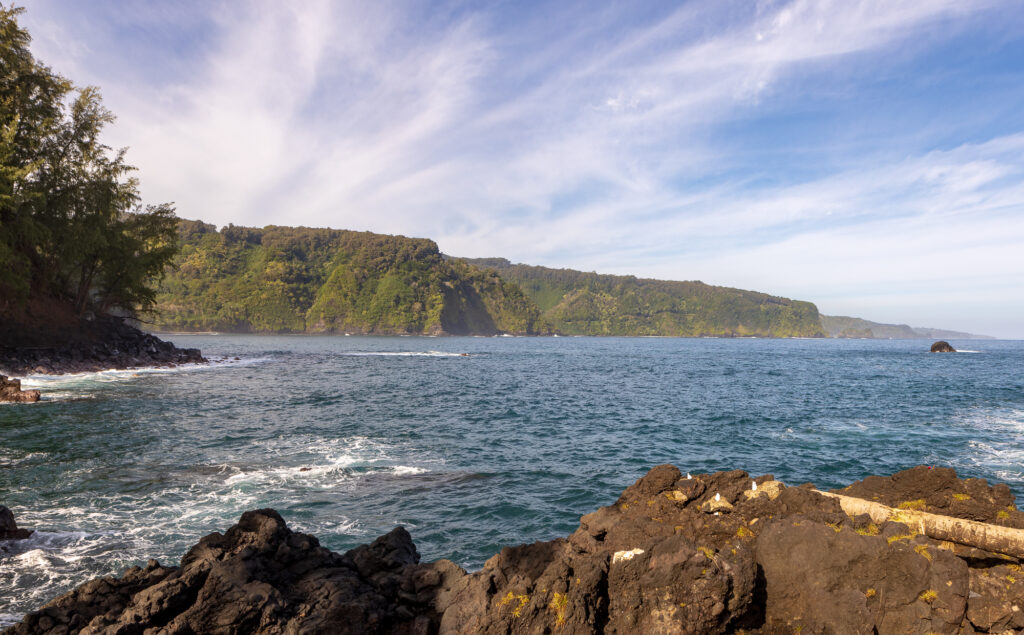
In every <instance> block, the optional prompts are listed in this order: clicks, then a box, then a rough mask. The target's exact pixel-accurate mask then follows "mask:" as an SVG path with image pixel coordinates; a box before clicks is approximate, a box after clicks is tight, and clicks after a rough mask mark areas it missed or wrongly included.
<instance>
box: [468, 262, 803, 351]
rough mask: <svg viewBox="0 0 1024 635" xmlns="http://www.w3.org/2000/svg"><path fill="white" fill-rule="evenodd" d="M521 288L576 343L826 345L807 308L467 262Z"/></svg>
mask: <svg viewBox="0 0 1024 635" xmlns="http://www.w3.org/2000/svg"><path fill="white" fill-rule="evenodd" d="M467 262H468V263H470V264H474V265H478V266H488V267H492V268H494V269H496V270H497V272H498V273H499V274H500V275H501V276H502V277H503V278H504V279H505V280H506V281H508V282H510V283H514V284H517V285H519V286H520V287H521V288H522V289H523V290H524V291H525V292H526V294H527V295H528V296H530V297H531V298H533V300H534V301H535V302H536V303H537V305H538V307H539V308H540V309H541V311H542V312H543V313H542V317H543V318H544V319H545V320H546V321H547V323H548V324H549V325H550V327H551V328H552V329H554V330H555V331H557V332H559V333H565V334H570V335H666V336H688V337H699V336H730V337H731V336H758V337H821V336H823V332H822V328H821V324H820V322H819V317H818V309H817V307H815V306H814V305H813V304H811V303H809V302H799V301H795V300H788V299H786V298H779V297H775V296H771V295H767V294H764V293H757V292H755V291H743V290H740V289H730V288H727V287H715V286H711V285H707V284H704V283H702V282H675V281H666V280H651V279H644V278H636V277H633V276H610V275H599V274H596V273H585V272H582V271H573V270H571V269H549V268H546V267H533V266H529V265H513V264H512V263H510V262H509V261H507V260H504V259H502V258H486V259H479V260H468V261H467Z"/></svg>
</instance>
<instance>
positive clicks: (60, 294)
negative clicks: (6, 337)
mask: <svg viewBox="0 0 1024 635" xmlns="http://www.w3.org/2000/svg"><path fill="white" fill-rule="evenodd" d="M22 11H23V9H21V8H17V7H5V6H3V5H0V314H4V313H7V312H10V311H13V310H16V309H18V308H19V307H21V306H23V305H24V304H25V303H27V302H29V301H32V300H57V301H59V302H61V303H64V304H67V305H69V306H71V307H72V308H73V309H74V311H75V313H77V314H78V315H83V314H85V313H87V312H94V313H98V314H104V313H112V312H121V313H123V314H129V315H134V314H136V312H137V311H139V310H143V311H146V310H150V309H151V308H152V307H153V305H154V301H155V290H154V287H153V285H154V284H155V283H156V282H158V281H159V278H160V277H161V276H162V275H163V272H164V268H165V265H166V264H167V263H168V262H170V260H171V259H172V258H173V256H174V254H175V253H176V250H177V219H176V218H175V215H174V209H173V208H172V207H171V206H170V205H168V204H163V205H156V206H148V207H146V208H142V207H141V206H140V205H139V193H138V181H137V180H136V179H135V178H134V177H132V176H130V175H131V173H132V172H133V171H134V168H133V167H131V166H130V165H128V164H127V163H126V162H125V157H124V150H118V151H114V150H112V149H111V148H110V147H108V146H106V145H104V144H103V143H102V142H101V141H100V134H101V132H102V131H103V128H104V127H105V126H106V125H108V124H110V123H111V122H113V121H114V116H113V115H112V114H111V112H110V111H109V110H107V109H106V108H104V106H103V103H102V100H101V98H100V94H99V91H98V90H97V89H96V88H94V87H87V88H83V89H75V87H74V86H73V85H72V83H71V82H69V81H68V80H67V79H65V78H63V77H61V76H59V75H57V74H56V73H54V72H53V71H52V70H51V69H50V68H49V67H47V66H45V65H43V64H41V63H40V62H39V61H38V60H36V59H35V58H34V57H33V56H32V54H31V52H30V51H29V48H28V45H29V42H30V41H31V38H30V36H29V34H28V32H27V31H25V30H24V29H23V28H21V27H20V26H19V25H18V21H17V18H18V15H19V14H20V13H22Z"/></svg>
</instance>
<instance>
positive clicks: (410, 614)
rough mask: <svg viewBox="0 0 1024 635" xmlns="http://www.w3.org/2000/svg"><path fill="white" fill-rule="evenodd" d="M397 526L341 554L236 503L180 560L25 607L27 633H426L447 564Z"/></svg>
mask: <svg viewBox="0 0 1024 635" xmlns="http://www.w3.org/2000/svg"><path fill="white" fill-rule="evenodd" d="M418 560H419V556H418V554H417V553H416V548H415V546H413V544H412V540H411V538H410V537H409V534H408V532H406V531H405V530H404V529H402V528H401V527H399V528H396V529H395V530H393V531H392V532H391V533H389V534H387V535H385V536H382V537H380V538H378V539H377V540H376V541H375V542H374V543H373V544H371V545H363V546H361V547H358V548H356V549H353V550H352V551H349V552H348V553H346V554H344V555H341V554H337V553H333V552H331V551H328V550H327V549H324V548H323V547H321V546H320V545H319V543H318V542H317V540H316V538H314V537H312V536H308V535H306V534H301V533H296V532H292V531H291V530H289V529H288V528H287V527H286V526H285V523H284V521H283V520H282V519H281V517H280V516H279V515H278V514H277V512H275V511H273V510H270V509H264V510H258V511H252V512H246V513H245V514H243V515H242V518H241V520H240V521H239V523H238V524H237V525H235V526H234V527H232V528H231V529H229V530H228V531H227V532H226V533H225V534H224V535H221V534H216V533H215V534H211V535H209V536H206V537H205V538H203V539H202V540H200V541H199V544H197V545H196V546H195V547H193V548H192V549H191V550H189V552H188V553H187V554H185V557H184V558H183V559H182V563H181V567H161V566H160V565H159V564H158V563H156V562H155V561H151V562H150V563H149V565H148V566H147V567H146V568H145V569H139V568H133V569H129V570H128V571H127V572H125V574H124V575H123V576H122V577H121V578H101V579H98V580H93V581H91V582H88V583H86V584H84V585H82V586H80V587H78V588H77V589H75V590H73V591H71V592H70V593H67V594H65V595H63V596H61V597H59V598H57V599H56V600H54V601H52V602H50V603H49V604H47V605H46V606H44V607H43V608H42V609H40V610H39V611H36V612H34V613H30V614H29V615H27V616H25V619H24V620H22V621H21V622H20V623H19V624H17V625H15V626H13V627H12V628H11V629H9V630H8V633H9V634H26V635H27V634H29V633H69V632H70V633H77V632H80V633H142V632H143V631H144V630H145V629H149V628H158V629H160V631H159V632H161V633H182V634H184V633H238V634H241V633H285V632H290V633H291V632H294V633H427V632H430V631H431V629H432V627H434V626H436V624H437V621H438V617H437V615H436V614H435V613H434V612H433V600H434V597H435V594H436V590H437V589H438V588H439V587H440V586H441V585H442V584H444V583H446V582H447V581H448V578H449V577H450V576H455V577H458V576H460V575H463V572H462V570H461V569H458V567H455V566H454V565H450V563H449V566H447V567H446V566H445V565H443V564H440V563H438V564H434V565H419V564H417V562H418Z"/></svg>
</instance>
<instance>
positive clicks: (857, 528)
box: [8, 465, 1024, 634]
mask: <svg viewBox="0 0 1024 635" xmlns="http://www.w3.org/2000/svg"><path fill="white" fill-rule="evenodd" d="M841 493H842V494H844V495H847V496H853V497H863V498H864V499H865V500H874V501H876V502H884V503H886V504H888V505H890V506H892V507H893V508H896V509H900V508H902V509H907V510H915V511H924V512H930V513H935V514H943V515H946V516H950V517H956V518H964V519H971V520H982V521H984V522H987V523H990V524H991V525H992V526H994V527H1003V528H1016V529H1022V528H1024V513H1021V512H1020V511H1018V510H1017V509H1016V507H1015V505H1014V501H1013V496H1012V494H1011V493H1010V492H1009V490H1008V489H1007V488H1006V487H1005V486H999V485H997V486H995V487H989V486H988V484H987V483H985V482H984V481H980V480H977V479H969V480H961V479H958V478H956V476H955V473H954V472H953V471H952V470H949V469H934V470H933V469H929V468H925V467H920V468H914V469H913V470H907V471H905V472H901V473H898V474H896V475H894V476H892V477H871V478H869V479H866V480H865V481H862V482H860V483H856V484H853V485H851V486H850V487H848V488H845V489H844V490H842V491H841ZM897 517H898V516H897ZM912 524H914V523H912ZM922 529H924V528H923V527H920V526H911V525H908V524H906V523H903V522H897V521H895V520H892V521H884V522H872V520H871V518H870V517H868V516H867V515H861V516H857V517H850V516H848V515H847V514H846V513H844V512H843V511H842V508H841V507H840V503H839V501H838V500H837V499H836V498H834V497H829V496H826V495H823V494H822V493H819V492H817V491H815V490H814V489H813V488H812V487H811V486H809V485H807V486H801V487H786V486H784V485H783V484H781V483H778V482H776V481H774V480H773V479H772V477H771V476H762V477H758V478H756V479H752V478H750V477H749V476H748V475H747V474H746V473H745V472H742V471H738V470H737V471H731V472H718V473H715V474H701V475H694V476H692V477H691V476H689V475H683V474H681V473H680V472H679V470H677V469H676V468H674V467H672V466H668V465H663V466H659V467H656V468H654V469H652V470H651V471H650V472H649V473H648V474H647V475H646V476H644V477H643V478H641V479H640V480H638V481H637V482H636V483H635V484H633V485H632V486H630V487H629V488H627V489H626V490H625V491H624V492H623V493H622V495H621V496H620V497H619V499H618V500H617V501H616V502H615V504H614V505H611V506H608V507H605V508H602V509H599V510H597V511H595V512H593V513H591V514H587V515H586V516H584V517H583V518H582V519H581V523H580V527H579V529H577V530H576V531H575V532H574V533H573V534H572V535H570V536H568V537H567V538H560V539H557V540H553V541H549V542H538V543H534V544H532V545H522V546H518V547H508V548H505V549H503V550H502V551H501V552H500V553H499V554H497V555H495V556H494V557H492V558H491V559H490V560H488V561H487V563H486V564H485V565H484V567H483V569H481V570H480V571H477V572H474V573H467V572H466V571H464V570H462V569H461V568H459V567H458V566H456V565H455V564H453V563H451V562H449V561H446V560H439V561H437V562H431V563H421V562H419V556H418V554H417V552H416V548H415V546H414V544H413V542H412V539H411V537H410V536H409V534H408V533H407V532H406V531H405V530H404V529H402V528H396V529H395V530H393V531H392V532H390V533H389V534H387V535H385V536H382V537H381V538H378V539H377V540H376V541H374V542H373V543H372V544H370V545H364V546H361V547H358V548H356V549H354V550H352V551H349V552H347V553H345V554H337V553H332V552H330V551H328V550H327V549H324V548H323V547H320V545H319V543H318V542H317V540H316V538H314V537H312V536H308V535H305V534H302V533H298V532H293V531H291V530H289V529H288V528H287V526H286V524H285V522H284V520H283V519H282V518H281V517H280V516H279V515H278V514H277V513H276V512H274V511H273V510H258V511H253V512H247V513H246V514H244V515H243V516H242V519H241V520H240V522H239V524H237V525H236V526H234V527H232V528H231V529H229V530H228V531H227V532H226V533H225V534H224V535H221V534H212V535H210V536H207V537H205V538H203V539H202V540H201V541H200V542H199V544H197V545H196V546H195V547H193V548H192V549H191V550H190V551H189V552H188V553H187V554H186V555H185V557H184V558H183V560H182V564H181V566H180V567H163V566H160V565H159V564H158V563H156V562H154V561H151V562H150V563H149V564H148V565H147V567H146V568H144V569H141V568H134V569H130V570H128V571H126V572H125V574H124V575H123V576H122V577H120V578H104V579H99V580H93V581H91V582H88V583H86V584H85V585H83V586H81V587H79V588H78V589H76V590H74V591H72V592H70V593H68V594H66V595H64V596H62V597H60V598H57V599H56V600H54V601H53V602H51V603H50V604H48V605H47V606H46V607H43V608H42V609H41V610H40V611H37V612H35V613H32V614H30V615H28V616H26V617H25V619H24V620H23V621H22V622H21V623H20V624H18V625H16V626H14V627H12V628H11V629H10V630H9V631H8V632H9V633H18V634H21V633H136V632H140V633H141V632H153V633H156V632H159V633H199V632H202V633H292V632H295V633H299V632H310V633H312V632H331V633H433V632H442V633H598V632H603V633H726V632H741V631H744V632H748V633H753V632H761V633H791V632H800V633H805V634H806V633H828V632H852V633H861V632H863V633H872V632H878V633H921V634H924V633H963V632H967V633H969V632H992V633H996V632H998V633H1003V632H1006V631H1008V630H1009V631H1014V629H1022V628H1024V574H1022V573H1021V571H1020V560H1019V556H1021V555H1024V554H1017V555H1016V556H1012V555H1007V554H999V553H993V552H987V551H984V550H982V549H979V548H977V547H971V546H965V545H958V544H954V543H950V542H942V541H938V540H935V539H932V538H929V537H928V536H927V535H926V533H921V530H922ZM999 531H1003V530H1002V529H1000V530H999ZM1011 533H1012V530H1011ZM147 629H154V630H152V631H148V630H147Z"/></svg>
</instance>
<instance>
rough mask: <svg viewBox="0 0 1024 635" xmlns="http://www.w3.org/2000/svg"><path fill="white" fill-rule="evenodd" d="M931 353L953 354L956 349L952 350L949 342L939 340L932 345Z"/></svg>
mask: <svg viewBox="0 0 1024 635" xmlns="http://www.w3.org/2000/svg"><path fill="white" fill-rule="evenodd" d="M931 352H933V353H955V352H956V349H955V348H953V347H952V346H951V345H950V343H949V342H947V341H945V340H939V341H938V342H935V343H934V344H932V349H931Z"/></svg>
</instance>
